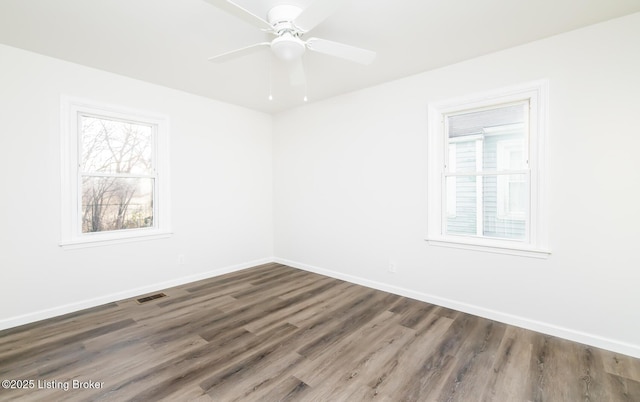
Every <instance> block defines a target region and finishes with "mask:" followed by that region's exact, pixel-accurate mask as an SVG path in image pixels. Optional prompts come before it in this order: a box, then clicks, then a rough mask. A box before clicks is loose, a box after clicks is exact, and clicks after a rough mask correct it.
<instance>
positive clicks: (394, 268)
mask: <svg viewBox="0 0 640 402" xmlns="http://www.w3.org/2000/svg"><path fill="white" fill-rule="evenodd" d="M389 272H393V273H394V274H395V273H396V272H398V267H397V266H396V263H395V262H393V261H390V262H389Z"/></svg>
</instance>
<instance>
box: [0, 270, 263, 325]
mask: <svg viewBox="0 0 640 402" xmlns="http://www.w3.org/2000/svg"><path fill="white" fill-rule="evenodd" d="M270 262H274V258H272V257H268V258H262V259H259V260H253V261H248V262H245V263H241V264H236V265H231V266H227V267H223V268H218V269H214V270H212V271H208V272H202V273H199V274H195V275H189V276H184V277H181V278H176V279H172V280H169V281H165V282H159V283H154V284H153V285H148V286H142V287H139V288H134V289H128V290H125V291H122V292H116V293H112V294H108V295H104V296H100V297H96V298H93V299H89V300H83V301H80V302H76V303H69V304H65V305H62V306H57V307H53V308H49V309H46V310H40V311H36V312H33V313H28V314H24V315H20V316H16V317H10V318H6V319H3V320H0V330H3V329H7V328H13V327H17V326H20V325H24V324H29V323H32V322H36V321H40V320H44V319H47V318H52V317H57V316H60V315H63V314H68V313H73V312H75V311H79V310H83V309H86V308H91V307H96V306H100V305H103V304H106V303H112V302H115V301H118V300H123V299H128V298H131V297H135V296H140V295H143V294H145V293H151V292H156V291H159V290H163V289H167V288H171V287H174V286H180V285H184V284H186V283H190V282H196V281H199V280H202V279H208V278H213V277H215V276H219V275H224V274H228V273H231V272H236V271H240V270H243V269H246V268H251V267H255V266H257V265H262V264H267V263H270Z"/></svg>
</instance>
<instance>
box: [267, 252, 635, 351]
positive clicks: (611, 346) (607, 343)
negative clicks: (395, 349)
mask: <svg viewBox="0 0 640 402" xmlns="http://www.w3.org/2000/svg"><path fill="white" fill-rule="evenodd" d="M274 261H275V262H277V263H280V264H284V265H288V266H290V267H294V268H298V269H302V270H305V271H309V272H314V273H317V274H320V275H325V276H329V277H332V278H336V279H341V280H344V281H347V282H351V283H355V284H358V285H362V286H367V287H370V288H373V289H378V290H382V291H385V292H389V293H393V294H397V295H400V296H406V297H410V298H412V299H416V300H420V301H424V302H427V303H431V304H435V305H438V306H442V307H447V308H450V309H453V310H457V311H461V312H464V313H468V314H473V315H476V316H479V317H483V318H487V319H490V320H494V321H498V322H502V323H505V324H509V325H514V326H517V327H520V328H525V329H529V330H532V331H536V332H540V333H543V334H547V335H552V336H557V337H559V338H563V339H568V340H570V341H574V342H579V343H582V344H585V345H590V346H594V347H597V348H601V349H606V350H609V351H612V352H615V353H620V354H624V355H627V356H632V357H636V358H640V345H634V344H630V343H626V342H621V341H618V340H615V339H609V338H604V337H601V336H597V335H593V334H589V333H585V332H581V331H576V330H573V329H570V328H565V327H561V326H557V325H553V324H549V323H545V322H542V321H537V320H532V319H528V318H525V317H519V316H516V315H512V314H507V313H504V312H501V311H496V310H492V309H487V308H483V307H479V306H475V305H472V304H467V303H462V302H459V301H456V300H451V299H446V298H442V297H438V296H434V295H430V294H426V293H422V292H417V291H414V290H411V289H405V288H402V287H398V286H393V285H389V284H386V283H382V282H377V281H372V280H369V279H366V278H362V277H358V276H353V275H347V274H343V273H341V272H337V271H332V270H328V269H324V268H319V267H315V266H312V265H308V264H304V263H300V262H296V261H290V260H287V259H283V258H275V260H274Z"/></svg>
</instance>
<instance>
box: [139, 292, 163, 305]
mask: <svg viewBox="0 0 640 402" xmlns="http://www.w3.org/2000/svg"><path fill="white" fill-rule="evenodd" d="M166 296H167V295H165V294H164V293H156V294H155V295H151V296H145V297H141V298H139V299H136V301H137V302H138V304H142V303H146V302H150V301H151V300H155V299H159V298H161V297H166Z"/></svg>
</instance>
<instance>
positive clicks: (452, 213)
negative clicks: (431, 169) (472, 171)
mask: <svg viewBox="0 0 640 402" xmlns="http://www.w3.org/2000/svg"><path fill="white" fill-rule="evenodd" d="M477 179H478V178H477V177H476V176H448V177H446V186H447V189H448V191H447V195H446V197H447V200H446V201H447V202H446V204H445V205H447V206H449V208H450V209H451V210H449V211H447V212H448V213H449V215H448V217H447V220H446V233H447V234H457V235H472V236H475V235H476V234H477V231H478V229H477V227H478V214H477V208H478V207H477V196H478V194H477V184H476V181H477ZM454 192H455V195H453V197H455V198H454V199H451V196H452V193H454Z"/></svg>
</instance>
